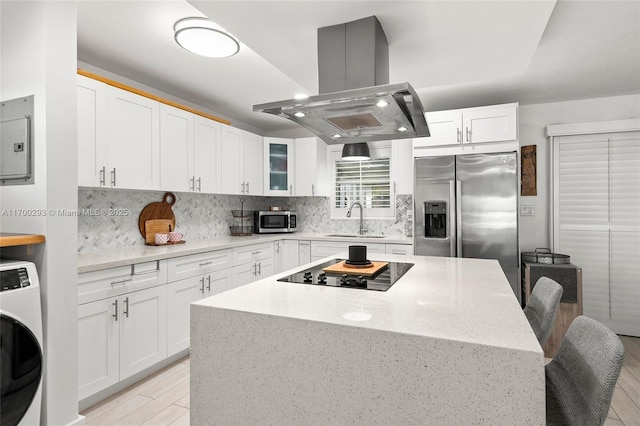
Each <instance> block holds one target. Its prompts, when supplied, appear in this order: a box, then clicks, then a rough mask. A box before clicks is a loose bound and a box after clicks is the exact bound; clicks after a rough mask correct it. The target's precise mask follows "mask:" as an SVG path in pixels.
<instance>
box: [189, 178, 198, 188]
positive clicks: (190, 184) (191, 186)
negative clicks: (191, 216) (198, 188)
mask: <svg viewBox="0 0 640 426" xmlns="http://www.w3.org/2000/svg"><path fill="white" fill-rule="evenodd" d="M195 179H196V177H195V176H191V179H189V190H191V191H194V190H195V186H194V181H195Z"/></svg>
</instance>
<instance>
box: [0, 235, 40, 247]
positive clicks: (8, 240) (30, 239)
mask: <svg viewBox="0 0 640 426" xmlns="http://www.w3.org/2000/svg"><path fill="white" fill-rule="evenodd" d="M44 242H45V236H44V235H41V234H20V233H12V232H2V233H0V247H14V246H27V245H32V244H43V243H44Z"/></svg>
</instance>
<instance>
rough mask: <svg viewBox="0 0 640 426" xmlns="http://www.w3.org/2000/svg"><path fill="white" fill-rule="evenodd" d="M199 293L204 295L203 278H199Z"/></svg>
mask: <svg viewBox="0 0 640 426" xmlns="http://www.w3.org/2000/svg"><path fill="white" fill-rule="evenodd" d="M200 291H201V292H202V294H204V277H202V278H200Z"/></svg>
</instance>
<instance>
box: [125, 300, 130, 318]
mask: <svg viewBox="0 0 640 426" xmlns="http://www.w3.org/2000/svg"><path fill="white" fill-rule="evenodd" d="M124 314H125V315H126V317H127V318H129V296H127V297H125V298H124Z"/></svg>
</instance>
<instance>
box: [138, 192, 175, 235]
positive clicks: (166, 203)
mask: <svg viewBox="0 0 640 426" xmlns="http://www.w3.org/2000/svg"><path fill="white" fill-rule="evenodd" d="M175 203H176V196H175V195H174V194H173V193H172V192H167V193H166V194H164V197H162V201H158V202H154V203H149V204H147V205H146V206H145V208H143V209H142V211H141V212H140V217H138V229H139V230H140V234H141V235H142V238H144V239H145V241H146V239H147V233H146V230H145V224H146V222H147V221H148V220H156V219H167V220H171V221H172V225H171V230H172V231H173V230H175V229H176V217H175V215H174V214H173V210H171V206H173V205H174V204H175Z"/></svg>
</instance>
